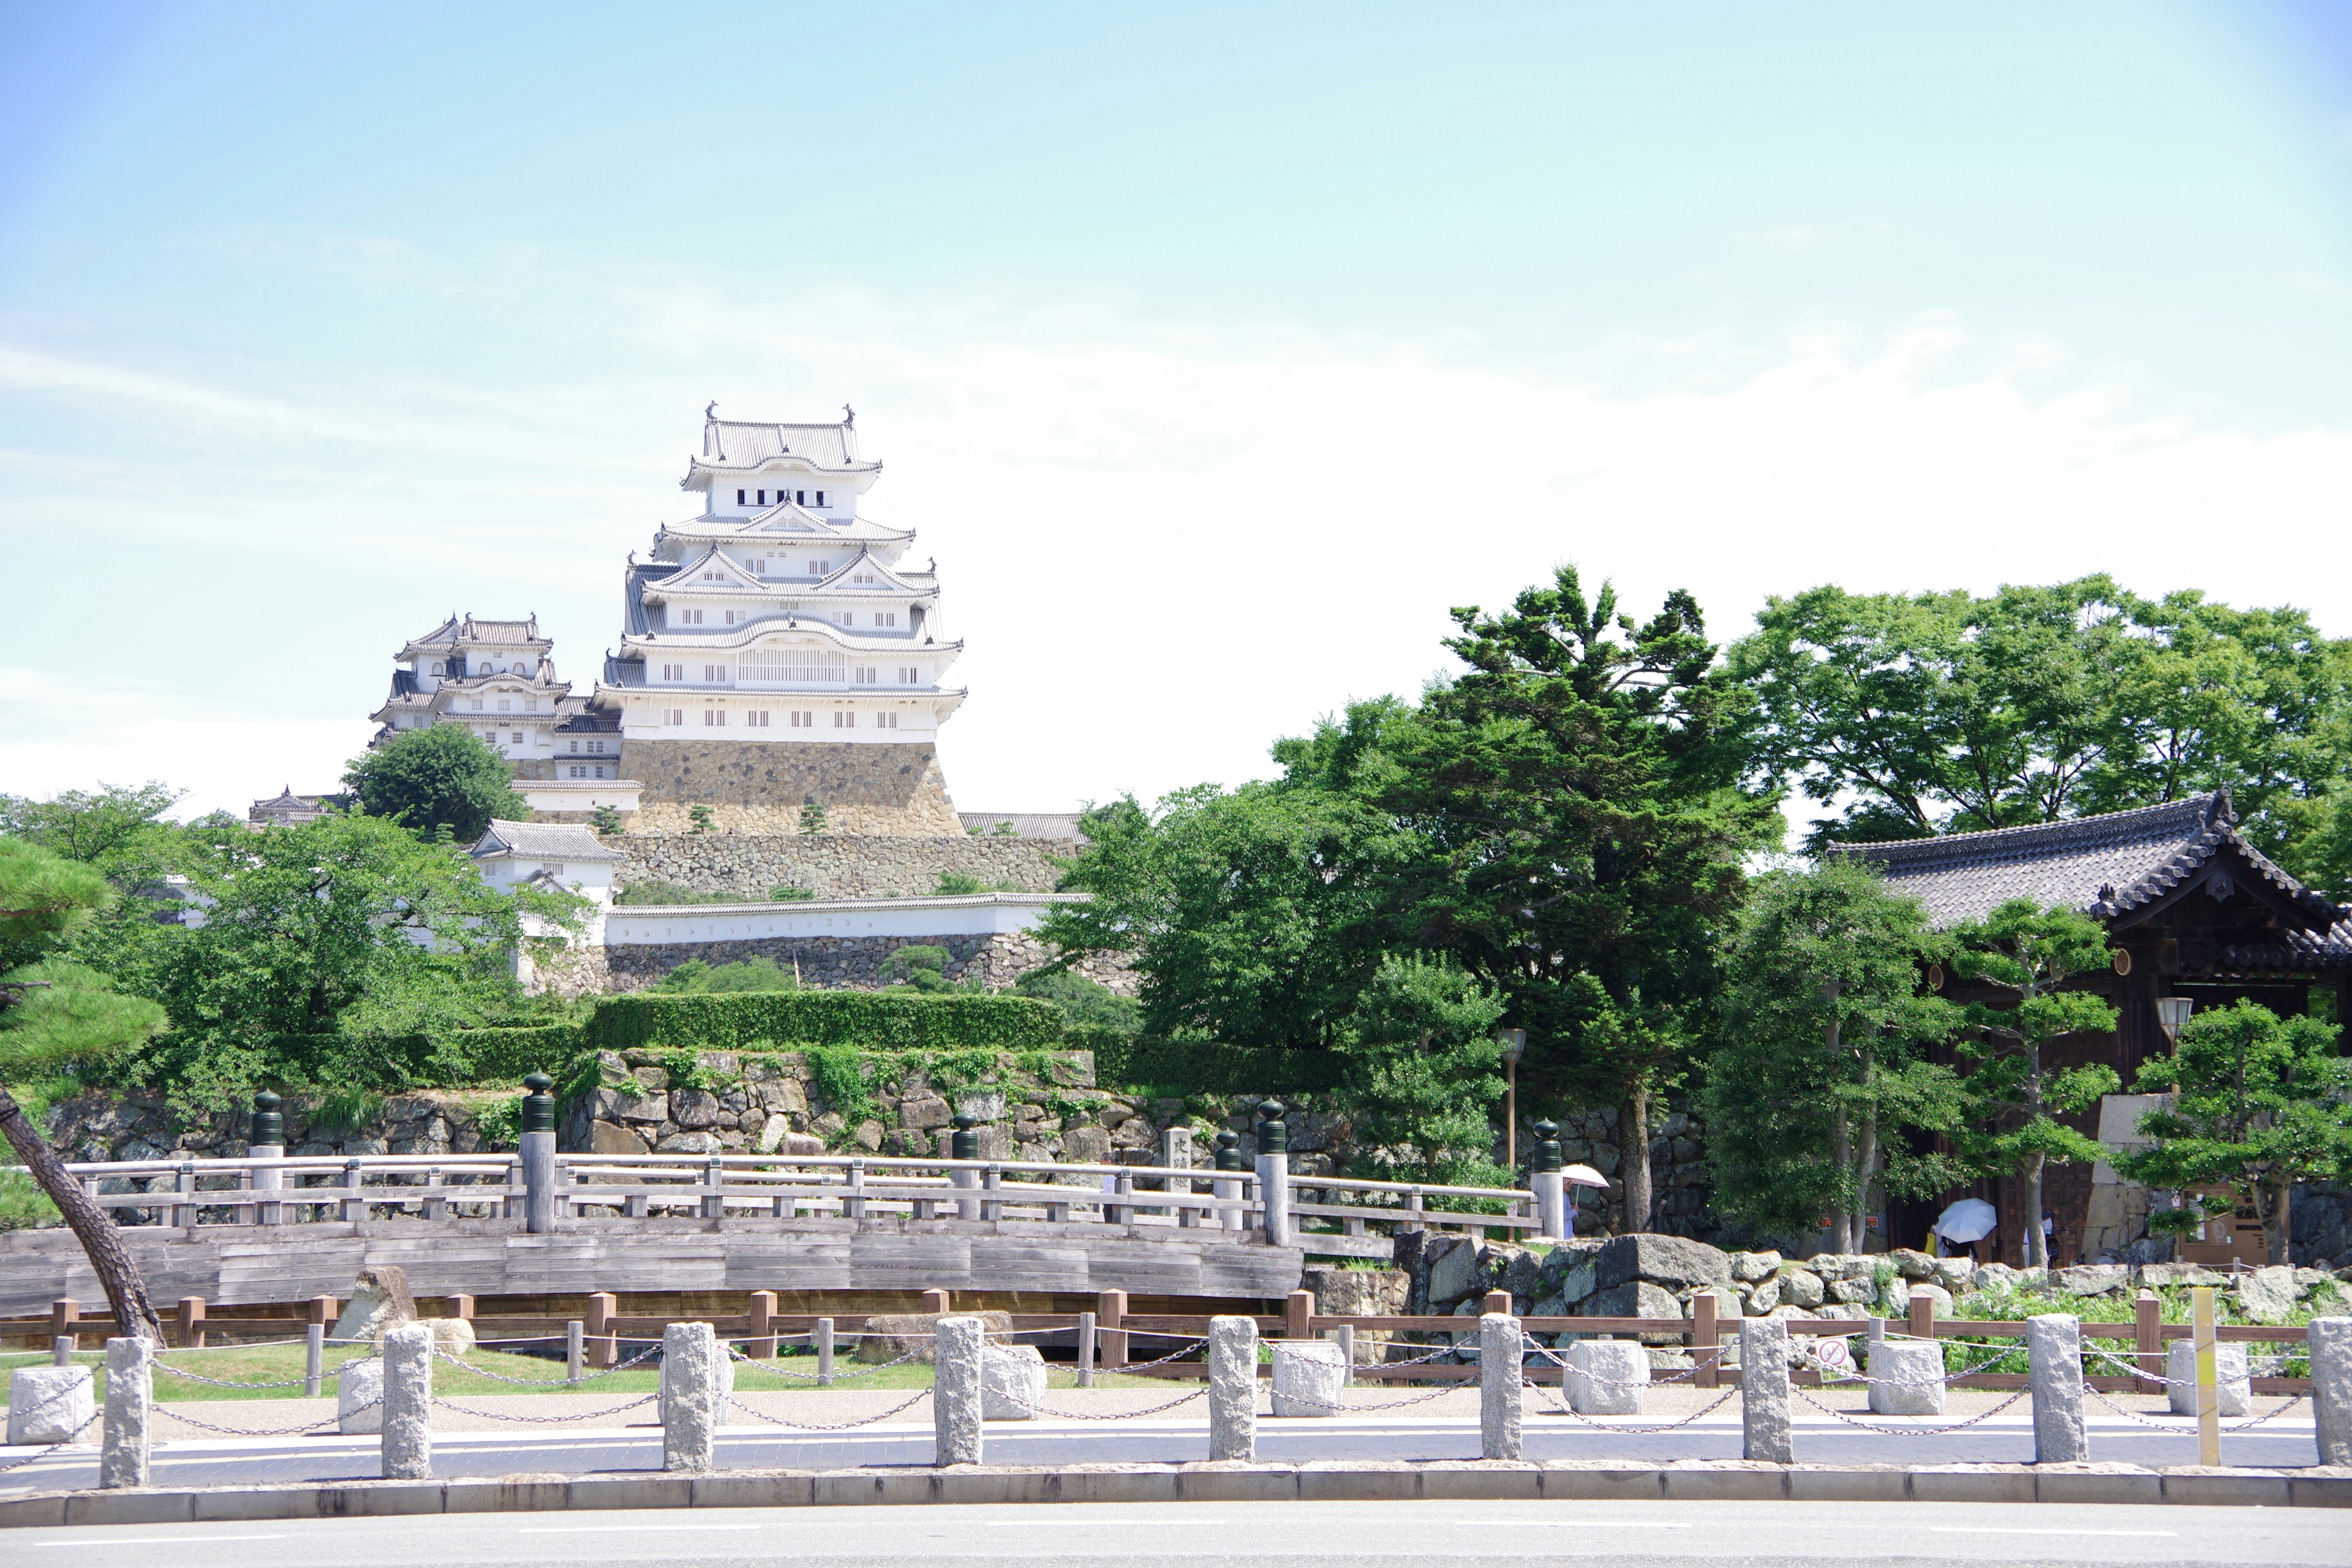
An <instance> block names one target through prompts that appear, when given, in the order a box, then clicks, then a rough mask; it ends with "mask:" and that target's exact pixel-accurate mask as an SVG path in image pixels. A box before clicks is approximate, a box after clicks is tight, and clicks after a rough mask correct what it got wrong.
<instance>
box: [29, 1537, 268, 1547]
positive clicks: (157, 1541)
mask: <svg viewBox="0 0 2352 1568" xmlns="http://www.w3.org/2000/svg"><path fill="white" fill-rule="evenodd" d="M285 1539H286V1538H285V1537H284V1536H282V1535H101V1536H98V1537H95V1538H93V1539H89V1540H83V1541H36V1542H33V1544H34V1545H36V1546H194V1545H199V1544H202V1543H203V1542H210V1541H283V1540H285Z"/></svg>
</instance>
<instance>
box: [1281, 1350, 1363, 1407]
mask: <svg viewBox="0 0 2352 1568" xmlns="http://www.w3.org/2000/svg"><path fill="white" fill-rule="evenodd" d="M1273 1381H1274V1391H1273V1392H1274V1413H1275V1414H1276V1415H1288V1416H1299V1415H1307V1416H1331V1415H1339V1408H1338V1406H1339V1405H1340V1403H1341V1392H1340V1391H1341V1390H1342V1389H1344V1388H1345V1387H1346V1386H1347V1382H1348V1363H1347V1358H1346V1357H1344V1356H1342V1355H1341V1354H1340V1353H1339V1345H1338V1344H1337V1343H1336V1342H1332V1341H1330V1340H1288V1341H1285V1342H1282V1343H1280V1344H1277V1345H1276V1346H1275V1347H1274V1380H1273Z"/></svg>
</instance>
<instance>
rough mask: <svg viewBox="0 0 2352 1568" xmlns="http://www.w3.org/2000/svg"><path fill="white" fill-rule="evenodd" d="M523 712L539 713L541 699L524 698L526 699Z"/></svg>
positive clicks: (523, 701) (523, 703) (523, 702)
mask: <svg viewBox="0 0 2352 1568" xmlns="http://www.w3.org/2000/svg"><path fill="white" fill-rule="evenodd" d="M522 710H523V711H524V712H526V713H536V712H538V711H539V699H538V698H536V697H526V698H524V699H523V700H522Z"/></svg>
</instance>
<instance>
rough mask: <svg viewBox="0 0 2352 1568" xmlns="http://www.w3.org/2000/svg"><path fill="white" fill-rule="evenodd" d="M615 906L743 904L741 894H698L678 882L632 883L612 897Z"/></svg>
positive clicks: (743, 897) (747, 899) (742, 895)
mask: <svg viewBox="0 0 2352 1568" xmlns="http://www.w3.org/2000/svg"><path fill="white" fill-rule="evenodd" d="M613 901H614V903H616V904H744V903H750V902H751V899H749V898H748V897H746V896H745V895H744V894H741V893H698V892H696V891H695V890H694V889H692V888H689V887H687V886H685V885H683V884H682V883H678V882H632V883H630V884H629V885H628V886H627V887H625V888H623V889H621V890H620V891H619V892H617V893H614V895H613Z"/></svg>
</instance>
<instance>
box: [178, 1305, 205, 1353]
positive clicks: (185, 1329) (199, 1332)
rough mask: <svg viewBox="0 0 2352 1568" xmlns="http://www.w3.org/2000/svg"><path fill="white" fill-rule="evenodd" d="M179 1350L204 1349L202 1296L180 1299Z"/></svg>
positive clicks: (203, 1307)
mask: <svg viewBox="0 0 2352 1568" xmlns="http://www.w3.org/2000/svg"><path fill="white" fill-rule="evenodd" d="M180 1348H181V1349H182V1350H202V1349H204V1348H205V1299H204V1298H203V1297H202V1296H183V1297H181V1298H180Z"/></svg>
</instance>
